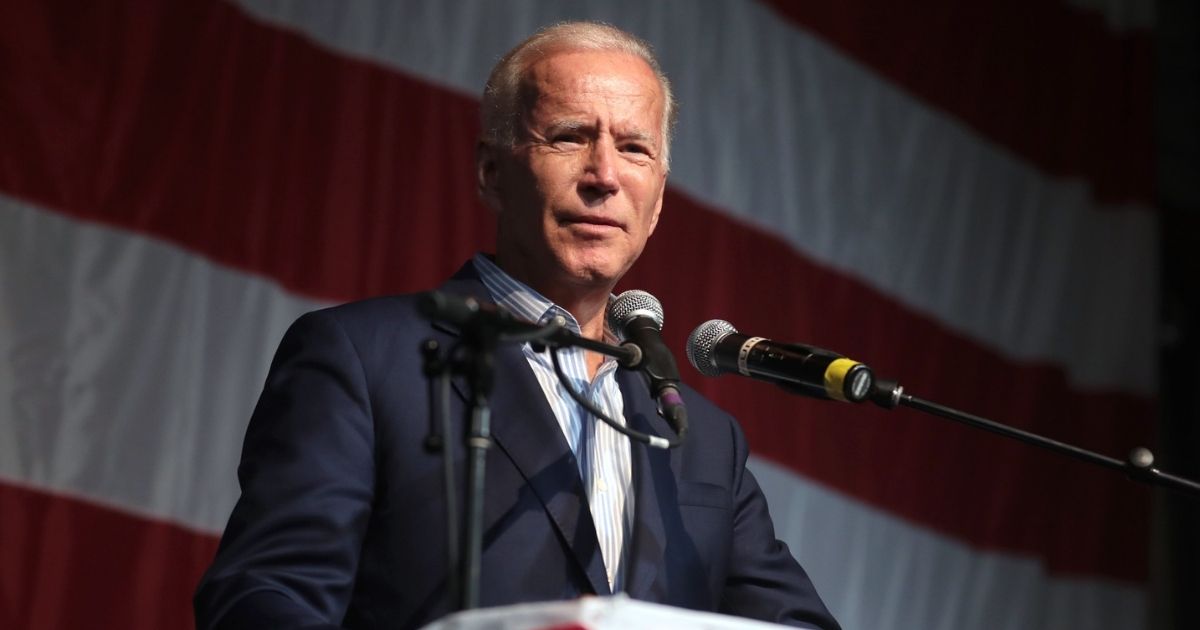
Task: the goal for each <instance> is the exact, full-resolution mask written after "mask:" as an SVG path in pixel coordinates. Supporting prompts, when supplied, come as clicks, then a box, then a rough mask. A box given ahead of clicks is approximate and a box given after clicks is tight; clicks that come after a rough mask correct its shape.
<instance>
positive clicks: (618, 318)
mask: <svg viewBox="0 0 1200 630" xmlns="http://www.w3.org/2000/svg"><path fill="white" fill-rule="evenodd" d="M635 317H649V318H650V319H652V320H654V323H656V324H658V328H659V330H662V325H663V309H662V304H660V303H659V301H658V298H656V297H654V296H653V295H650V294H649V293H646V292H645V291H641V290H638V289H630V290H628V291H626V292H624V293H622V294H621V295H618V296H617V297H615V298H613V301H612V302H610V303H609V304H608V327H609V329H611V330H612V331H613V334H615V335H616V336H617V337H619V338H620V339H621V340H622V341H624V340H625V325H626V324H628V323H629V322H630V321H631V320H632V319H633V318H635Z"/></svg>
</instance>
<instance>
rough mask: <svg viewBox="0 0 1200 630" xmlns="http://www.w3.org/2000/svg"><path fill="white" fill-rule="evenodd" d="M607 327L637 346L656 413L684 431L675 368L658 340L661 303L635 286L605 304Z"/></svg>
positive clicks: (684, 414) (638, 365) (684, 413)
mask: <svg viewBox="0 0 1200 630" xmlns="http://www.w3.org/2000/svg"><path fill="white" fill-rule="evenodd" d="M607 315H608V327H609V328H610V329H612V331H613V332H614V333H616V335H617V336H618V337H619V338H620V339H621V340H622V341H624V342H625V343H624V344H623V345H632V346H635V347H637V348H639V349H641V353H642V360H641V361H639V362H637V363H636V364H634V365H632V366H630V367H636V368H638V369H640V370H641V371H642V372H643V373H644V374H645V375H646V378H647V380H649V382H650V392H651V393H652V394H654V398H655V399H656V400H657V402H658V413H659V415H661V416H662V417H664V418H666V419H667V421H668V422H670V423H671V428H672V429H674V430H675V434H676V435H678V436H679V437H680V439H682V438H683V436H684V434H685V433H687V429H688V425H687V408H685V407H684V405H683V398H682V397H681V396H680V395H679V368H678V367H676V365H675V357H674V355H672V354H671V351H670V350H669V349H668V348H667V345H666V344H665V343H663V340H662V324H663V310H662V304H660V303H659V301H658V299H657V298H655V297H654V296H653V295H650V294H649V293H646V292H645V291H638V290H636V289H633V290H630V291H626V292H624V293H622V294H621V295H618V296H617V297H616V298H615V299H614V300H613V301H612V302H610V303H609V305H608V313H607Z"/></svg>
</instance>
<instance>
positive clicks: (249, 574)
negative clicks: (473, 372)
mask: <svg viewBox="0 0 1200 630" xmlns="http://www.w3.org/2000/svg"><path fill="white" fill-rule="evenodd" d="M673 109H674V106H673V103H672V99H671V94H670V86H669V83H668V82H667V80H666V78H665V77H664V76H663V75H662V73H661V71H660V70H659V69H658V65H657V62H656V61H655V60H654V57H653V56H652V55H651V53H650V52H649V50H648V48H647V47H646V45H645V44H644V43H642V42H641V41H639V40H637V39H635V38H633V37H631V36H629V35H628V34H626V33H623V32H621V31H619V30H617V29H615V28H612V27H609V26H606V25H599V24H590V23H570V24H562V25H558V26H555V27H551V28H549V29H546V30H543V31H542V32H540V33H538V34H536V35H534V36H533V37H532V38H530V39H529V40H526V42H524V43H522V44H521V45H519V46H518V47H517V48H515V49H514V50H513V51H512V52H510V53H509V54H508V55H507V56H506V57H505V58H504V59H502V60H501V61H500V63H499V64H498V65H497V67H496V68H495V69H494V70H493V72H492V75H491V77H490V79H489V81H488V85H487V88H486V90H485V94H484V99H483V122H484V135H483V138H482V139H481V141H480V145H479V150H478V176H479V191H480V194H481V196H482V197H483V199H484V200H485V201H486V202H487V204H488V205H489V206H491V207H492V208H493V209H494V210H495V211H496V213H497V216H498V230H497V243H496V255H495V258H494V259H492V258H489V257H486V256H482V255H479V256H476V257H475V259H474V260H473V261H471V262H470V263H468V264H467V265H465V266H464V267H463V269H462V270H460V271H459V273H458V274H456V275H455V277H454V278H452V279H451V280H450V281H449V282H448V283H447V284H446V285H444V286H443V287H442V290H443V291H445V292H449V293H456V294H462V295H468V296H474V297H476V298H478V299H480V300H486V301H488V302H496V303H498V304H500V305H502V306H505V307H507V308H509V309H511V310H513V311H514V312H516V313H517V314H518V315H520V316H522V317H525V318H527V319H530V320H539V321H546V320H547V319H548V318H550V317H553V316H556V315H560V316H563V317H565V318H566V319H567V320H568V322H569V324H570V326H571V327H572V328H573V329H574V330H576V331H577V332H580V333H581V334H583V335H585V336H587V337H589V338H592V339H599V340H608V341H612V337H611V332H610V331H607V330H606V329H605V324H604V318H605V310H606V308H607V305H608V301H609V298H610V295H611V290H612V288H613V286H614V285H615V284H616V282H617V280H618V279H619V278H620V277H621V276H622V275H623V274H624V273H625V272H626V271H627V270H628V269H629V268H630V266H632V265H633V263H634V261H635V260H636V259H637V257H638V255H639V254H640V253H641V251H642V248H643V247H644V246H645V244H646V240H647V238H649V236H650V234H651V233H652V232H653V231H654V227H655V225H656V223H657V221H658V216H659V212H660V211H661V210H662V199H663V189H664V186H665V185H666V178H667V171H668V159H669V148H670V147H669V129H670V121H671V116H672V112H673ZM458 334H459V333H458V331H455V330H452V329H448V328H445V327H442V326H439V325H433V324H430V323H429V322H427V321H425V320H423V319H422V318H420V317H419V316H418V315H417V314H416V311H415V298H414V297H412V296H400V297H390V298H380V299H375V300H368V301H365V302H359V303H355V304H349V305H344V306H341V307H337V308H333V309H327V310H324V311H318V312H315V313H309V314H308V315H305V316H304V317H302V318H300V319H299V320H298V321H297V322H296V323H295V324H294V325H293V327H292V328H291V329H290V330H289V331H288V333H287V335H286V336H285V337H284V340H283V341H282V343H281V344H280V348H279V351H278V353H277V355H276V357H275V360H274V362H273V364H272V366H271V372H270V374H269V376H268V378H267V383H266V386H265V388H264V391H263V394H262V398H261V399H260V401H259V403H258V406H257V408H256V409H255V412H254V416H253V418H252V419H251V422H250V427H249V429H248V431H247V434H246V442H245V446H244V451H243V457H242V464H241V466H240V467H239V471H238V473H239V479H240V481H241V484H242V496H241V498H240V500H239V501H238V504H237V507H236V508H235V509H234V512H233V515H232V516H231V518H230V521H229V525H228V528H227V529H226V532H225V536H224V537H223V538H222V541H221V548H220V551H219V552H218V554H217V557H216V559H215V561H214V564H213V566H212V568H211V569H210V570H209V572H208V573H207V574H206V576H205V578H204V581H203V582H202V584H201V586H200V588H199V590H198V591H197V594H196V616H197V625H198V627H200V628H218V627H219V628H227V627H228V628H237V627H256V628H258V627H262V628H267V627H270V628H284V627H322V625H324V626H329V627H333V626H337V625H338V624H342V625H344V626H346V627H364V628H365V627H371V628H374V627H379V628H384V627H386V628H402V627H415V626H419V625H423V624H425V623H427V622H430V621H432V620H434V619H437V618H438V617H440V616H441V615H443V614H445V613H446V612H448V610H450V605H451V602H448V601H447V592H446V575H447V570H446V566H445V564H446V552H445V549H446V548H445V544H446V542H445V540H444V539H445V534H444V532H445V531H446V516H445V514H444V504H443V503H442V501H441V500H440V498H441V496H442V487H441V476H440V466H441V460H440V456H439V455H437V454H431V453H429V452H427V451H426V450H425V449H424V448H423V440H424V437H425V434H426V432H427V430H428V422H427V418H428V413H429V404H428V401H427V400H426V395H425V387H424V377H423V375H422V372H421V365H420V359H419V356H418V352H417V348H418V345H419V343H420V342H421V341H422V340H423V339H425V338H429V337H432V338H435V339H438V340H439V341H440V342H441V343H442V344H443V345H444V346H446V347H449V346H451V345H453V344H454V342H455V341H456V339H457V337H458ZM563 355H564V357H565V360H564V363H565V370H566V371H567V374H568V377H569V380H570V381H572V386H573V387H575V388H576V389H579V390H582V391H583V392H584V395H586V396H588V397H589V398H590V399H591V400H592V401H593V402H595V403H596V404H597V405H599V406H600V407H602V408H603V410H604V411H606V412H607V413H608V414H609V415H610V416H612V417H614V418H617V419H620V420H621V421H624V422H626V423H627V424H628V426H630V427H632V428H634V429H637V430H639V431H643V432H647V433H651V434H657V435H667V434H669V433H670V431H671V429H670V428H669V427H668V425H667V423H666V422H665V421H663V420H662V419H661V418H660V417H658V416H657V414H656V413H655V409H654V402H653V400H652V398H651V396H650V393H649V390H648V388H647V386H646V383H645V382H644V380H642V379H641V377H640V376H639V375H638V374H636V373H631V372H627V371H624V370H618V369H617V368H616V365H615V363H613V362H612V361H611V360H606V359H605V358H604V357H603V356H601V355H598V354H594V353H588V352H583V351H581V350H567V351H563ZM562 388H563V386H562V384H561V383H559V381H558V379H557V378H556V377H555V375H554V372H553V369H552V368H551V367H550V362H549V359H548V358H547V355H546V354H545V353H536V352H534V350H533V349H532V348H531V347H530V346H529V345H528V344H525V345H524V346H516V345H507V346H501V347H500V348H499V349H498V350H497V353H496V380H495V385H494V393H493V396H492V399H491V404H492V417H493V421H492V434H493V438H494V441H495V448H493V449H492V451H491V455H490V456H489V459H488V463H487V497H486V501H485V509H484V511H485V514H484V520H485V525H484V528H485V529H484V531H485V534H484V552H483V558H482V569H481V574H482V587H481V604H482V605H484V606H491V605H503V604H509V603H514V602H524V601H539V600H554V599H567V598H574V597H578V596H581V595H586V594H599V595H607V594H610V593H613V592H626V593H628V594H629V595H630V596H632V597H635V598H639V599H644V600H648V601H655V602H662V603H665V604H669V605H674V606H681V607H687V608H694V609H699V610H711V611H720V612H725V613H729V614H735V615H744V616H748V617H756V618H760V619H766V620H770V621H777V622H782V623H791V624H796V625H807V626H809V627H822V628H836V627H837V624H836V622H835V621H834V620H833V619H832V617H831V616H830V615H829V612H828V611H827V610H826V609H825V606H824V605H823V604H822V603H821V601H820V599H819V598H818V596H817V595H816V592H815V591H814V589H813V587H812V585H811V583H810V582H809V580H808V577H807V576H806V575H805V573H804V571H803V570H802V569H801V568H800V567H799V565H798V564H796V562H795V560H794V559H793V558H792V557H791V555H790V554H789V552H788V550H787V548H786V547H785V546H784V545H783V544H782V543H780V542H778V541H777V540H776V539H775V535H774V531H773V528H772V525H771V521H770V517H769V515H768V514H767V510H766V505H765V502H764V500H763V497H762V494H761V492H760V491H759V489H758V486H757V484H756V482H755V481H754V478H753V476H752V475H750V473H749V472H747V471H746V469H745V460H746V455H747V451H746V444H745V440H744V438H743V437H742V433H741V430H740V429H739V427H738V426H737V424H736V422H734V421H733V419H732V418H730V417H729V416H727V415H726V414H724V413H723V412H721V411H720V410H718V409H717V408H715V407H714V406H712V404H711V403H709V402H707V401H706V400H704V399H703V398H701V397H700V396H699V395H697V394H696V393H695V392H693V391H692V390H690V389H688V388H686V387H685V388H684V392H683V397H684V400H685V401H686V403H687V405H688V408H689V416H690V419H691V429H690V433H689V435H688V439H687V441H686V442H685V444H684V445H683V446H682V447H680V448H677V449H673V450H671V451H662V450H651V449H647V448H645V447H643V446H642V445H640V444H639V445H636V446H631V444H630V443H629V441H628V440H627V439H625V438H623V437H622V436H620V435H619V434H618V433H616V432H615V431H614V430H612V429H611V428H610V427H608V426H607V425H604V424H601V423H598V422H596V421H595V420H594V418H592V417H591V416H590V415H589V414H588V413H587V412H586V411H584V410H583V409H582V408H580V406H579V405H577V404H576V403H574V402H573V401H571V400H570V399H569V398H568V397H567V396H566V395H565V394H564V391H565V390H563V389H562ZM456 391H457V392H458V394H457V395H456V396H454V397H453V406H452V410H451V417H452V418H454V419H455V421H456V422H457V421H460V419H461V418H462V416H463V409H464V404H465V403H464V390H463V389H461V388H458V389H456ZM455 430H456V431H457V432H458V433H456V434H460V433H461V431H462V428H461V426H460V427H459V428H457V429H455ZM450 447H451V448H453V449H455V450H454V453H455V457H456V461H457V462H458V463H459V464H460V465H461V464H462V462H463V461H464V456H463V453H462V447H461V445H457V444H452V445H450Z"/></svg>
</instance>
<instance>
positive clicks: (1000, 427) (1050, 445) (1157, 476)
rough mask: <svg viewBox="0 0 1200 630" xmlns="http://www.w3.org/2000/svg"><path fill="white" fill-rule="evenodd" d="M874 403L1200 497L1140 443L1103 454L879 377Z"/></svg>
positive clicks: (1190, 483) (1188, 482)
mask: <svg viewBox="0 0 1200 630" xmlns="http://www.w3.org/2000/svg"><path fill="white" fill-rule="evenodd" d="M870 400H871V402H874V403H875V404H877V405H879V406H880V407H883V408H884V409H895V408H896V407H897V406H900V405H903V406H905V407H909V408H912V409H916V410H917V411H923V412H925V413H928V414H930V415H934V416H939V417H942V418H946V419H948V420H953V421H955V422H959V423H961V424H965V425H967V426H970V427H974V428H976V429H983V430H984V431H989V432H991V433H995V434H997V435H1002V436H1004V437H1007V438H1012V439H1014V440H1020V441H1021V442H1024V443H1026V444H1032V445H1034V446H1038V447H1041V448H1044V449H1047V450H1051V451H1054V452H1056V453H1059V454H1061V455H1066V456H1068V457H1074V458H1075V459H1078V460H1080V461H1084V462H1088V463H1090V464H1095V465H1097V466H1103V467H1105V468H1111V469H1113V470H1120V471H1122V472H1124V473H1125V474H1126V476H1128V477H1129V478H1130V479H1133V480H1135V481H1140V482H1142V483H1145V484H1147V485H1156V486H1162V487H1164V488H1170V489H1172V490H1175V491H1178V492H1181V493H1183V494H1185V495H1188V496H1191V497H1192V498H1200V483H1197V482H1195V481H1192V480H1191V479H1185V478H1183V477H1179V476H1176V475H1172V474H1170V473H1166V472H1163V471H1161V470H1159V469H1157V468H1155V467H1154V453H1153V452H1151V451H1150V449H1148V448H1145V447H1142V446H1139V447H1137V448H1134V449H1133V450H1131V451H1130V452H1129V456H1128V457H1127V458H1126V459H1125V460H1124V461H1122V460H1119V459H1116V458H1113V457H1108V456H1106V455H1101V454H1099V453H1095V452H1092V451H1089V450H1087V449H1083V448H1080V447H1078V446H1074V445H1071V444H1066V443H1064V442H1059V441H1057V440H1052V439H1050V438H1047V437H1043V436H1041V435H1038V434H1036V433H1030V432H1029V431H1022V430H1021V429H1016V428H1013V427H1010V426H1007V425H1004V424H1000V423H999V422H995V421H992V420H988V419H987V418H982V417H980V416H976V415H974V414H969V413H965V412H962V411H958V410H957V409H952V408H950V407H946V406H944V405H939V404H937V403H934V402H930V401H928V400H922V399H920V398H917V397H915V396H911V395H909V394H906V393H904V388H903V387H901V386H900V385H898V384H897V383H895V382H894V381H885V380H878V381H876V382H875V388H874V391H873V392H872V394H871V397H870Z"/></svg>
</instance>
